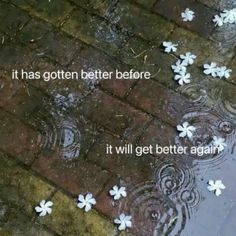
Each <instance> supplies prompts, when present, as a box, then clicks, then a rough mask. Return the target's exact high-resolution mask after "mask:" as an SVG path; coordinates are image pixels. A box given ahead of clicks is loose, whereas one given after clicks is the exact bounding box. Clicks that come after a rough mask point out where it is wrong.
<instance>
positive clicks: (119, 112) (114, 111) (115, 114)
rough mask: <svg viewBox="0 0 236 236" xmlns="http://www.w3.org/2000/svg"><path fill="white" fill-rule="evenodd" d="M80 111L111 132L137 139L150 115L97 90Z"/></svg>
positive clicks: (129, 138)
mask: <svg viewBox="0 0 236 236" xmlns="http://www.w3.org/2000/svg"><path fill="white" fill-rule="evenodd" d="M78 110H79V111H83V114H84V115H85V116H87V117H88V118H89V119H91V120H92V121H93V122H96V123H98V124H100V125H102V126H105V127H106V128H107V129H109V130H110V131H111V132H114V133H116V134H118V135H121V136H123V137H125V138H127V139H128V140H133V141H135V140H136V138H137V137H138V136H139V135H140V134H141V132H142V129H143V127H144V126H145V124H147V122H149V121H150V117H149V116H148V115H146V114H145V113H142V112H140V111H138V110H136V109H134V108H133V107H131V106H129V105H127V104H125V103H123V102H121V101H119V100H117V99H116V98H113V97H111V96H109V95H106V94H105V93H103V92H101V91H99V90H97V91H96V92H95V93H93V94H92V96H89V97H88V98H87V99H86V100H85V101H84V102H83V104H82V106H81V108H78Z"/></svg>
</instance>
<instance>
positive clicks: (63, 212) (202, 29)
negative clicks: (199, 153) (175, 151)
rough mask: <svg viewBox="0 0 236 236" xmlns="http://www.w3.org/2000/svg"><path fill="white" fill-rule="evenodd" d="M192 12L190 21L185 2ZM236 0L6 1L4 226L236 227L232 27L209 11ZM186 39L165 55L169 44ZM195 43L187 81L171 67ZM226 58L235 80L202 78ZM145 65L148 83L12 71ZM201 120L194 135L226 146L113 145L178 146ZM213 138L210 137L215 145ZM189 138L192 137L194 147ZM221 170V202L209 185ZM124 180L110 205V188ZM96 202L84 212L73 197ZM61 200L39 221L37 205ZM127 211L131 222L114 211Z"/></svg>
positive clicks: (1, 72)
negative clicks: (179, 151) (117, 149)
mask: <svg viewBox="0 0 236 236" xmlns="http://www.w3.org/2000/svg"><path fill="white" fill-rule="evenodd" d="M187 7H188V8H190V9H192V10H194V11H195V13H196V18H195V19H194V21H193V22H190V23H188V22H187V23H186V22H183V21H182V19H181V17H180V14H181V12H182V11H183V10H185V8H187ZM225 7H226V8H233V7H236V5H235V2H234V1H233V0H209V1H208V0H169V1H167V0H129V1H125V0H79V1H77V0H51V1H50V2H49V1H48V0H41V1H37V0H8V1H7V0H1V1H0V22H1V24H0V120H1V125H0V134H1V136H0V235H3V236H5V235H6V236H8V235H26V236H28V235H29V236H31V235H39V236H44V235H45V236H48V235H71V236H73V235H81V236H83V235H86V236H87V235H96V236H99V235H101V236H105V235H107V236H112V235H137V236H149V235H150V236H151V235H160V236H162V235H163V236H164V235H171V236H177V235H180V236H190V235H191V236H195V235H198V236H199V235H202V236H234V235H235V230H236V228H235V223H234V219H235V211H236V210H235V209H236V202H235V197H236V191H235V188H234V185H235V181H234V179H235V170H236V167H235V153H236V143H235V140H236V139H235V138H236V77H235V75H236V73H235V71H236V59H235V56H236V54H235V52H236V51H235V45H236V25H235V24H233V25H232V26H226V27H225V29H216V28H215V27H214V24H213V22H212V17H213V16H214V15H215V14H218V13H219V11H221V10H223V9H224V8H225ZM168 40H170V41H172V42H174V43H178V44H179V47H178V51H177V52H176V53H175V54H172V55H167V54H165V53H164V52H163V48H162V47H161V44H162V42H163V41H168ZM188 51H191V52H193V53H194V54H196V55H197V57H198V58H197V60H196V63H195V64H194V65H192V66H191V67H190V71H191V74H192V76H193V80H192V83H191V84H189V85H185V86H182V87H179V86H178V84H177V83H176V82H175V81H174V80H173V73H172V71H171V68H170V65H171V64H173V63H174V62H175V61H176V60H177V58H178V56H179V55H180V54H182V53H185V52H188ZM212 61H214V62H217V63H219V64H220V65H226V66H229V67H230V68H231V69H232V70H233V73H232V75H231V77H230V79H229V80H227V81H224V80H216V79H215V80H213V79H212V78H209V77H206V76H204V75H203V73H202V65H203V64H204V63H209V62H212ZM22 68H23V69H25V70H33V71H41V72H43V71H55V70H61V69H64V70H69V71H79V70H81V69H84V70H87V71H94V70H96V69H101V70H103V71H105V70H107V71H115V70H116V69H119V70H123V71H126V70H130V69H131V68H134V69H136V70H143V71H145V70H147V71H150V73H151V74H152V78H151V79H150V80H147V81H144V80H139V81H134V80H126V81H125V80H116V79H115V78H112V80H110V81H106V80H103V81H100V82H98V81H94V80H91V81H89V82H84V81H82V80H78V81H75V80H67V81H58V80H57V81H50V82H42V81H39V80H37V81H33V80H27V81H25V80H24V81H23V80H21V81H17V80H12V79H11V70H12V69H22ZM186 120H190V121H191V123H193V124H194V125H196V126H198V127H201V128H199V129H200V131H199V132H200V133H198V134H197V137H196V139H194V140H193V142H194V143H195V144H199V142H201V143H204V142H207V140H208V139H209V135H219V134H220V135H223V137H225V139H226V141H227V144H228V146H227V150H226V151H225V152H224V153H223V154H221V155H219V156H213V157H212V156H210V157H209V156H207V157H204V158H203V159H194V157H183V156H178V157H174V158H175V159H173V156H163V155H158V156H155V155H150V154H149V155H146V156H141V157H137V156H135V155H134V154H131V155H128V154H127V155H116V154H114V155H113V156H112V157H111V156H108V155H106V154H105V146H106V144H107V143H109V144H112V145H124V144H129V143H132V144H133V145H134V146H137V145H150V144H152V145H155V144H157V143H158V144H159V145H162V146H165V145H170V144H174V143H177V144H179V143H180V144H183V143H181V142H182V141H181V140H179V139H178V138H177V132H176V129H175V126H176V125H177V124H180V123H181V122H183V121H186ZM208 141H209V140H208ZM187 145H188V144H187ZM214 178H220V179H223V181H224V183H225V185H226V186H227V188H226V190H225V191H224V194H223V195H222V197H220V198H215V197H214V196H213V194H212V193H209V192H208V191H207V190H206V183H207V181H208V180H209V179H214ZM117 184H118V185H119V184H120V185H123V186H126V187H127V189H128V197H127V199H123V200H122V201H120V202H119V203H118V202H113V201H112V200H111V197H110V196H108V191H109V189H111V187H112V186H113V185H117ZM86 192H92V193H93V194H94V195H95V196H96V199H97V205H96V206H95V209H94V210H92V211H91V213H88V214H84V213H83V212H82V211H81V210H80V209H78V208H77V207H76V205H75V199H76V197H77V195H78V194H80V193H86ZM42 199H51V200H52V201H53V202H54V207H53V213H52V214H51V215H50V216H46V217H43V218H40V217H38V216H37V215H36V213H35V212H34V210H33V207H34V206H35V205H37V204H38V203H39V202H40V201H41V200H42ZM122 212H126V213H127V214H130V215H132V217H133V225H134V227H133V229H131V230H129V231H127V232H123V233H120V232H118V231H117V229H116V227H115V226H114V225H113V218H114V217H117V215H118V214H120V213H122Z"/></svg>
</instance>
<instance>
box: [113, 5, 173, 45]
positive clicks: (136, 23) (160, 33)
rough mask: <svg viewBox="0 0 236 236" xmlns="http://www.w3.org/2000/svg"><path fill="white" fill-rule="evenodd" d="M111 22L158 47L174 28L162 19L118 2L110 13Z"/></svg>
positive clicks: (141, 9) (133, 6) (136, 7)
mask: <svg viewBox="0 0 236 236" xmlns="http://www.w3.org/2000/svg"><path fill="white" fill-rule="evenodd" d="M111 21H113V22H115V23H117V24H118V25H119V26H121V27H123V28H125V29H127V30H128V31H130V32H132V33H134V34H136V35H138V36H140V37H142V38H144V39H146V40H150V41H153V42H154V43H155V44H157V45H159V44H160V43H161V42H162V41H163V40H164V39H165V38H166V37H167V36H168V34H169V33H170V32H171V30H172V29H173V28H174V25H173V24H172V23H170V22H169V21H167V20H165V19H164V18H162V17H160V16H158V15H155V14H151V13H150V12H149V11H146V10H144V9H143V8H140V7H138V6H137V5H134V4H131V3H128V2H127V1H120V2H119V3H118V5H117V6H116V8H115V11H114V12H113V13H112V17H111Z"/></svg>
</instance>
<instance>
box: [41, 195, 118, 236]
mask: <svg viewBox="0 0 236 236" xmlns="http://www.w3.org/2000/svg"><path fill="white" fill-rule="evenodd" d="M52 201H53V202H54V205H53V213H52V214H51V215H49V216H47V217H44V218H40V219H39V222H40V223H42V224H45V225H46V226H48V227H49V228H51V229H53V230H54V231H55V232H56V233H58V234H60V235H71V236H76V235H86V236H94V235H97V236H113V235H117V231H116V228H115V226H114V225H113V224H112V222H111V221H108V220H107V219H105V218H103V217H102V216H100V215H98V213H97V212H96V211H95V210H92V211H90V212H88V213H84V212H83V211H82V210H81V209H79V208H78V207H77V206H76V201H75V200H74V199H71V198H69V197H68V196H66V195H65V194H63V193H61V192H57V193H56V194H55V195H54V197H53V198H52Z"/></svg>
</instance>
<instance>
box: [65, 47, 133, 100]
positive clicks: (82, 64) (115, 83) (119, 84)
mask: <svg viewBox="0 0 236 236" xmlns="http://www.w3.org/2000/svg"><path fill="white" fill-rule="evenodd" d="M69 68H70V69H71V70H72V71H78V72H80V71H81V70H83V71H85V72H92V71H96V70H101V71H103V72H104V71H109V72H112V76H111V79H102V80H95V79H94V80H91V81H90V80H89V81H86V80H85V81H84V83H86V84H87V86H88V87H91V89H93V88H94V87H95V86H96V85H97V84H99V85H100V86H101V87H102V88H103V89H105V90H107V91H109V92H111V93H112V94H115V95H117V96H120V97H123V96H124V95H125V94H126V93H127V92H128V91H129V89H130V88H131V87H132V86H133V84H134V83H135V81H134V80H123V79H116V76H115V73H116V70H118V71H129V68H128V66H126V65H125V64H121V63H119V62H117V61H115V60H114V59H113V58H110V57H109V56H107V55H106V54H104V53H102V52H100V51H98V50H96V49H94V48H92V47H87V48H85V49H83V51H82V52H81V53H79V54H78V55H77V56H76V57H75V58H74V59H73V61H72V63H71V65H70V67H69Z"/></svg>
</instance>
